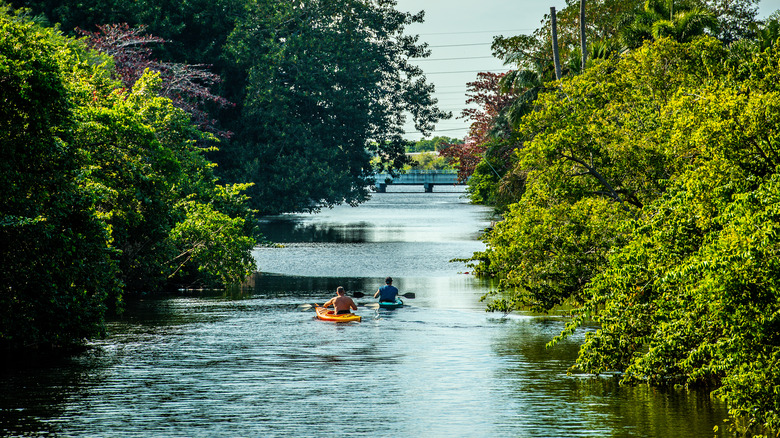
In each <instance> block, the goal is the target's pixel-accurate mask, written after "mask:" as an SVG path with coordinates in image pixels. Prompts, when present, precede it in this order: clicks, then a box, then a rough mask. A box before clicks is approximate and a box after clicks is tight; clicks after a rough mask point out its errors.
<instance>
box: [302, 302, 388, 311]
mask: <svg viewBox="0 0 780 438" xmlns="http://www.w3.org/2000/svg"><path fill="white" fill-rule="evenodd" d="M357 306H358V307H365V308H367V309H378V308H379V303H368V304H358V305H357ZM313 307H321V306H320V305H319V304H301V305H299V306H298V309H300V310H301V311H303V310H309V309H311V308H313Z"/></svg>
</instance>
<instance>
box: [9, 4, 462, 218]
mask: <svg viewBox="0 0 780 438" xmlns="http://www.w3.org/2000/svg"><path fill="white" fill-rule="evenodd" d="M13 4H14V5H15V6H17V7H28V8H30V9H31V10H32V13H34V14H42V15H43V17H44V18H45V19H48V20H49V21H50V22H58V23H61V25H62V28H63V29H64V30H65V31H68V32H71V31H74V32H75V31H76V29H83V31H82V32H84V31H86V32H90V33H92V35H93V36H99V37H101V38H102V39H103V40H105V39H106V37H110V36H112V34H113V33H115V32H113V31H115V30H116V29H118V28H117V27H116V26H106V25H112V24H118V23H127V25H128V26H129V28H124V29H128V30H131V31H132V30H133V29H139V26H143V29H145V32H147V33H146V34H145V35H154V36H155V37H158V38H160V39H162V40H164V41H165V44H164V45H161V44H157V45H153V44H151V43H153V42H154V41H152V40H148V39H147V42H148V43H150V44H149V45H148V46H146V47H147V49H148V48H149V47H151V48H152V49H153V54H155V55H157V56H158V57H159V58H160V59H161V61H160V62H157V63H156V65H155V66H151V67H150V68H152V69H155V70H157V71H160V72H161V73H162V76H163V79H164V80H165V79H166V77H167V76H169V75H170V74H171V73H173V74H175V73H178V72H179V70H177V69H172V68H171V67H172V66H177V65H190V66H197V67H198V69H197V70H190V73H191V75H190V76H193V75H194V73H201V76H200V78H196V79H198V81H197V83H199V84H200V85H202V86H206V87H209V86H211V85H213V90H214V91H215V92H216V93H215V94H216V95H219V96H222V98H223V99H225V101H212V102H205V103H206V105H205V106H200V107H196V108H200V109H203V110H211V112H210V114H212V115H213V117H214V119H215V120H213V121H212V120H211V119H210V118H207V117H197V118H196V121H197V122H198V123H200V124H203V123H204V122H205V124H206V125H207V126H210V127H213V131H214V132H218V133H225V134H232V135H230V140H229V141H224V142H223V143H222V144H221V145H220V147H219V150H218V151H213V152H211V153H209V158H210V159H211V160H212V161H214V162H216V163H217V164H218V167H217V168H216V170H215V172H216V173H217V175H218V176H219V177H220V178H221V179H222V180H223V181H226V182H231V183H243V182H251V183H254V184H253V185H252V186H251V187H250V188H249V189H248V192H247V193H248V194H249V195H250V199H249V202H250V205H251V207H252V208H254V209H255V210H257V211H258V213H259V214H274V213H282V212H296V211H314V210H317V209H319V208H321V207H323V206H332V205H335V204H339V203H342V202H347V203H351V204H356V203H359V202H362V201H364V200H366V199H367V195H368V192H367V189H366V188H367V187H369V186H370V185H371V184H370V183H371V182H372V181H371V180H372V178H373V174H374V171H376V170H387V168H393V169H400V168H402V166H403V165H404V164H405V163H406V162H407V159H406V156H405V155H404V151H405V148H406V146H408V144H409V142H407V141H405V140H404V139H403V138H402V133H403V126H404V118H405V117H408V116H409V115H411V117H413V118H414V121H415V126H416V129H418V130H420V131H421V132H423V133H428V132H430V131H431V129H432V128H433V124H434V123H435V122H437V121H438V120H439V119H441V118H445V117H448V114H445V113H442V112H441V111H440V110H438V109H437V107H436V105H435V104H436V102H435V100H434V99H432V98H431V93H432V91H433V86H432V85H431V84H428V83H427V82H426V80H425V78H424V76H423V75H422V70H421V69H419V68H418V67H416V66H414V65H412V64H411V63H410V62H409V59H410V58H420V57H425V56H428V53H429V52H428V50H427V49H426V47H425V45H424V44H420V43H418V41H417V37H414V36H409V35H406V34H404V29H405V27H406V26H407V25H410V24H412V23H416V22H419V21H421V20H422V18H423V14H422V13H418V14H409V13H403V12H399V11H397V10H395V9H394V7H395V1H392V0H347V1H345V0H316V1H307V2H298V3H295V2H288V1H282V0H259V1H250V0H218V1H202V0H196V1H191V2H190V1H188V2H180V1H169V0H166V1H159V0H154V1H152V0H138V1H123V0H119V1H116V0H111V1H102V0H100V1H96V2H90V5H89V6H87V5H84V3H83V2H82V1H75V0H61V1H51V0H46V1H42V0H41V1H39V0H15V1H13ZM96 26H101V27H100V28H99V29H98V28H97V27H96ZM107 31H111V32H107ZM94 32H96V33H97V34H100V35H96V34H95V33H94ZM112 32H113V33H112ZM136 36H140V34H139V33H138V32H136ZM141 40H142V39H141ZM123 41H125V42H127V41H129V40H127V39H125V40H123ZM130 41H131V40H130ZM135 41H140V40H139V39H136V40H135ZM127 47H134V46H126V45H122V46H120V47H119V49H121V50H114V51H115V52H123V50H124V49H126V48H127ZM115 49H116V47H115ZM138 64H140V63H138V62H136V65H138ZM207 66H211V70H210V71H211V72H212V73H214V74H218V75H219V76H220V78H221V79H222V81H220V82H219V83H214V81H211V79H212V78H211V77H209V76H208V75H207V74H206V73H207V71H206V70H204V69H205V68H206V67H207ZM165 83H171V82H170V81H168V82H165ZM174 83H175V82H174ZM169 97H172V98H173V99H174V101H175V102H177V104H178V103H180V102H182V101H181V100H179V99H177V97H176V95H174V96H169ZM183 101H184V102H191V101H192V99H184V100H183ZM227 101H229V102H233V103H235V106H229V105H224V104H225V103H226V102H227ZM190 112H191V113H194V111H190ZM375 156H378V157H379V158H380V160H378V163H379V167H380V168H379V169H377V168H376V167H377V166H372V158H373V157H375Z"/></svg>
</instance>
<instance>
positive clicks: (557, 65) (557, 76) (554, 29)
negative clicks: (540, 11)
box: [550, 6, 561, 80]
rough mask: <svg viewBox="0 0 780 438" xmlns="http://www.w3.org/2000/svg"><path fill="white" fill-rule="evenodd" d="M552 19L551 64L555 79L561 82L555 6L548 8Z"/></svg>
mask: <svg viewBox="0 0 780 438" xmlns="http://www.w3.org/2000/svg"><path fill="white" fill-rule="evenodd" d="M550 17H551V18H552V47H553V63H554V64H555V79H557V80H561V60H560V58H558V20H557V18H556V17H555V6H553V7H551V8H550Z"/></svg>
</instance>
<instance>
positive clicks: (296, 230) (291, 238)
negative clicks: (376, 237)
mask: <svg viewBox="0 0 780 438" xmlns="http://www.w3.org/2000/svg"><path fill="white" fill-rule="evenodd" d="M261 229H262V234H263V236H265V237H266V238H267V239H268V240H270V241H272V242H285V243H303V242H329V243H364V242H368V241H370V240H371V239H370V238H371V236H372V226H371V224H369V223H367V222H358V223H354V224H329V223H318V224H310V223H309V224H307V223H305V222H303V221H302V220H300V219H296V218H294V217H292V218H291V217H278V218H273V219H267V220H265V221H263V223H262V224H261Z"/></svg>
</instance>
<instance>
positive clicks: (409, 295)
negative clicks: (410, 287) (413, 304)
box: [401, 292, 414, 298]
mask: <svg viewBox="0 0 780 438" xmlns="http://www.w3.org/2000/svg"><path fill="white" fill-rule="evenodd" d="M401 296H402V297H404V298H414V292H407V293H405V294H401Z"/></svg>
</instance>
